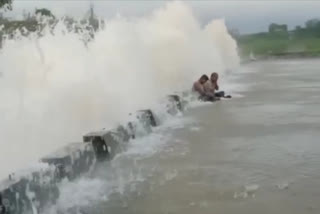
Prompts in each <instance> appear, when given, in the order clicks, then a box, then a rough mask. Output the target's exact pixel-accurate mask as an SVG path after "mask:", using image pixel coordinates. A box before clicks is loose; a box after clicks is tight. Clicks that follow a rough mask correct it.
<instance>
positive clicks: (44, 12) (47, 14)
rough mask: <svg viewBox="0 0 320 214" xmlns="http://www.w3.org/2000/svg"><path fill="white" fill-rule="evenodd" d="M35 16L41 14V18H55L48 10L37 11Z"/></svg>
mask: <svg viewBox="0 0 320 214" xmlns="http://www.w3.org/2000/svg"><path fill="white" fill-rule="evenodd" d="M35 14H36V15H39V14H40V15H41V16H47V17H51V18H54V15H53V14H52V13H51V11H50V10H48V9H46V8H42V9H36V11H35Z"/></svg>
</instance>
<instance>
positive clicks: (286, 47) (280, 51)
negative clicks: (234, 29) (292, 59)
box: [236, 31, 320, 60]
mask: <svg viewBox="0 0 320 214" xmlns="http://www.w3.org/2000/svg"><path fill="white" fill-rule="evenodd" d="M236 40H237V43H238V47H239V53H240V56H241V57H242V59H244V60H246V59H249V58H250V55H254V56H255V57H256V58H265V57H270V56H286V55H287V56H300V55H301V56H320V36H318V35H317V34H312V33H308V34H306V33H304V34H298V33H296V32H294V31H293V32H280V33H258V34H251V35H242V36H238V37H237V38H236Z"/></svg>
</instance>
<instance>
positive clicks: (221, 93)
mask: <svg viewBox="0 0 320 214" xmlns="http://www.w3.org/2000/svg"><path fill="white" fill-rule="evenodd" d="M224 95H225V94H224V91H219V92H216V93H214V96H216V97H224Z"/></svg>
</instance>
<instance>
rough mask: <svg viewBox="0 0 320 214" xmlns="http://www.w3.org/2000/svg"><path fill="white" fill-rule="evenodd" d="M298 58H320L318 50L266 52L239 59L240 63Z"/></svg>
mask: <svg viewBox="0 0 320 214" xmlns="http://www.w3.org/2000/svg"><path fill="white" fill-rule="evenodd" d="M300 58H320V52H283V53H275V54H266V55H260V56H255V57H254V58H253V59H250V58H248V57H246V58H243V59H241V64H246V63H251V62H256V61H263V60H272V59H300Z"/></svg>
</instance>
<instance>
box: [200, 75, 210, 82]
mask: <svg viewBox="0 0 320 214" xmlns="http://www.w3.org/2000/svg"><path fill="white" fill-rule="evenodd" d="M208 80H209V77H208V76H207V75H205V74H203V75H202V76H201V77H200V79H199V82H200V83H201V84H205V83H206V82H207V81H208Z"/></svg>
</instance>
